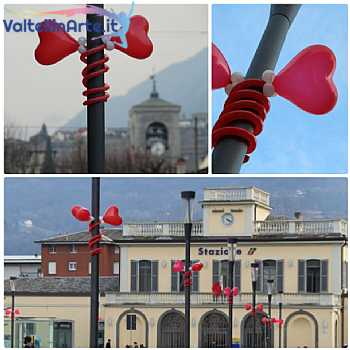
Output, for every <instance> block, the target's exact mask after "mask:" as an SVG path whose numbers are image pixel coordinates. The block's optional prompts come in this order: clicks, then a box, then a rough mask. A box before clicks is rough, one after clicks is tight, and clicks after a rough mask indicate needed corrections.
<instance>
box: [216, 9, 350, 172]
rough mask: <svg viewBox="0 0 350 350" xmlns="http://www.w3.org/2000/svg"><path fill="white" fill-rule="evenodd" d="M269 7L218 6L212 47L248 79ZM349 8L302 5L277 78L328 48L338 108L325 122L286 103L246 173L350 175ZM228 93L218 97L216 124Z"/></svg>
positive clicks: (270, 120)
mask: <svg viewBox="0 0 350 350" xmlns="http://www.w3.org/2000/svg"><path fill="white" fill-rule="evenodd" d="M269 10H270V7H269V6H268V5H214V6H213V10H212V16H213V21H212V26H213V42H214V43H215V44H216V45H217V46H218V47H219V48H220V50H221V51H222V52H223V53H224V55H225V57H226V59H227V61H228V62H229V65H230V67H231V70H232V71H233V72H234V71H238V72H242V73H246V71H247V69H248V67H249V64H250V61H251V59H252V57H253V56H254V52H255V50H256V48H257V45H258V42H259V40H260V38H261V36H262V33H263V31H264V28H265V26H266V22H267V18H268V14H269ZM347 20H348V19H347V6H346V5H303V6H302V7H301V9H300V11H299V14H298V16H297V17H296V19H295V21H294V23H293V25H292V27H291V29H290V31H289V33H288V36H287V39H286V42H285V46H284V47H283V49H282V53H281V56H280V58H279V61H278V64H277V67H276V72H279V71H280V70H281V69H282V68H283V67H284V66H285V65H286V64H287V63H288V62H289V61H290V60H291V59H292V58H293V57H294V56H295V55H296V54H297V53H299V52H300V51H301V50H302V49H304V48H305V47H307V46H309V45H312V44H324V45H327V46H329V47H330V48H331V49H332V50H333V52H334V53H335V55H336V57H337V68H336V72H335V75H334V80H335V83H336V85H337V88H338V95H339V96H338V102H337V105H336V107H335V108H334V109H333V111H332V112H331V113H329V114H328V115H326V116H321V117H319V116H313V115H311V114H308V113H306V112H304V111H302V110H300V109H299V108H298V107H296V106H294V105H292V104H291V103H290V102H288V101H287V100H284V99H283V98H281V97H278V96H277V97H274V98H272V99H271V105H272V108H271V111H270V113H269V114H268V117H267V119H266V121H265V123H264V130H263V132H262V133H261V134H260V135H259V136H258V138H257V142H258V144H257V148H256V150H255V152H254V153H253V155H252V157H251V160H250V161H249V162H248V163H247V164H245V165H243V166H242V169H241V173H345V172H346V171H347V128H348V126H347V118H348V114H347V95H348V90H347V77H348V71H347V69H348V67H347V35H348V24H347ZM225 99H226V94H225V92H224V91H223V90H222V89H221V90H220V91H218V90H215V91H214V92H213V123H215V121H216V120H217V118H218V116H219V114H220V112H221V110H222V106H223V103H224V101H225Z"/></svg>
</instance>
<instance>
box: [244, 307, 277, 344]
mask: <svg viewBox="0 0 350 350" xmlns="http://www.w3.org/2000/svg"><path fill="white" fill-rule="evenodd" d="M264 316H266V315H265V314H264V313H259V312H258V313H257V314H256V317H255V319H254V316H253V315H252V314H248V315H247V316H246V317H245V318H243V320H242V323H241V347H242V348H271V347H273V343H274V342H273V326H272V328H271V327H268V326H266V325H264V324H263V323H262V322H261V320H262V318H263V317H264ZM254 327H255V332H254Z"/></svg>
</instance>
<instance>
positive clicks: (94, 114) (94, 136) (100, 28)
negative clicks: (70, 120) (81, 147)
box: [86, 4, 105, 174]
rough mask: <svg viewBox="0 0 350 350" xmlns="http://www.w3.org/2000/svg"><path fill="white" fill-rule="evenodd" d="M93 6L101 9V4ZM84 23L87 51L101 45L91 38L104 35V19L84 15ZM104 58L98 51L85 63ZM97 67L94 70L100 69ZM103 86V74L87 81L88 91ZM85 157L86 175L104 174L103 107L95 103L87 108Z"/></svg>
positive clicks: (100, 103)
mask: <svg viewBox="0 0 350 350" xmlns="http://www.w3.org/2000/svg"><path fill="white" fill-rule="evenodd" d="M94 6H96V7H100V8H103V4H95V5H94ZM86 22H87V23H89V24H90V25H91V29H92V30H88V31H87V49H88V50H89V49H93V48H95V47H97V46H99V45H101V43H102V41H101V39H96V40H93V38H95V37H98V36H101V35H103V34H104V17H103V16H99V15H94V14H88V15H86ZM103 57H104V52H103V50H102V51H98V52H96V53H94V54H92V55H89V56H88V57H87V63H88V64H91V63H94V62H96V61H97V60H100V59H102V58H103ZM100 68H101V67H100V66H98V67H96V68H95V70H98V69H100ZM102 86H104V74H100V75H98V76H97V77H94V78H92V79H89V80H88V89H94V88H97V87H102ZM103 95H104V93H103V92H99V93H96V94H94V95H89V96H88V99H89V98H94V97H97V96H103ZM87 157H88V173H89V174H102V173H104V172H105V105H104V102H97V103H93V104H91V105H88V106H87Z"/></svg>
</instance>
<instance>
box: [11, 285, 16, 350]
mask: <svg viewBox="0 0 350 350" xmlns="http://www.w3.org/2000/svg"><path fill="white" fill-rule="evenodd" d="M11 297H12V298H11V299H12V304H11V348H14V347H15V292H14V291H12V292H11Z"/></svg>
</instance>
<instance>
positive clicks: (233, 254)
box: [227, 239, 237, 348]
mask: <svg viewBox="0 0 350 350" xmlns="http://www.w3.org/2000/svg"><path fill="white" fill-rule="evenodd" d="M227 245H228V248H229V250H230V252H231V256H230V260H229V265H228V286H229V288H230V296H229V299H228V319H229V326H228V341H229V344H228V347H230V348H231V347H232V338H233V336H232V334H233V330H232V328H233V292H232V289H233V287H234V286H233V284H234V281H233V270H234V266H235V259H236V248H237V240H236V239H229V240H228V242H227Z"/></svg>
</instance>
